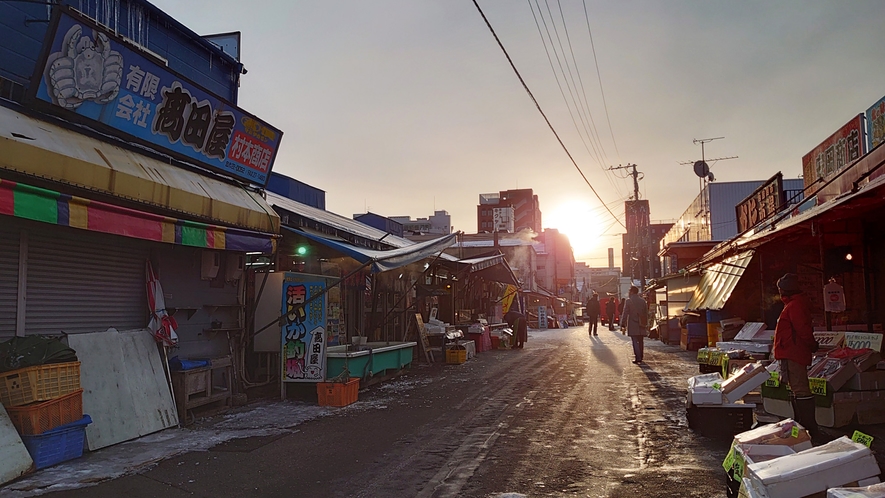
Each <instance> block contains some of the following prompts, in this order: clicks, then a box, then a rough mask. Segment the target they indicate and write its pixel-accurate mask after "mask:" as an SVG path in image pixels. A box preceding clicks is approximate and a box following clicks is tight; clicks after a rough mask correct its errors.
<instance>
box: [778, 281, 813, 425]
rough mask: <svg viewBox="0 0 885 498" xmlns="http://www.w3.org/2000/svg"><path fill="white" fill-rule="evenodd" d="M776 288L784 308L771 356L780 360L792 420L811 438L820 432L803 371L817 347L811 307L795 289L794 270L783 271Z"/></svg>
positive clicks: (797, 283) (805, 372) (809, 388)
mask: <svg viewBox="0 0 885 498" xmlns="http://www.w3.org/2000/svg"><path fill="white" fill-rule="evenodd" d="M777 289H778V291H779V292H780V295H781V300H782V301H783V302H784V309H783V310H782V311H781V314H780V316H779V317H778V319H777V325H776V326H775V328H774V347H773V348H772V356H774V359H775V360H777V361H778V362H780V375H781V379H783V380H784V381H786V382H787V384H788V385H789V386H790V390H791V392H792V399H791V402H792V404H793V412H794V414H795V417H794V418H795V419H796V422H799V423H800V424H801V425H802V426H803V427H805V429H806V430H807V431H808V433H809V434H811V436H812V438H814V439H817V438H818V437H819V436H820V433H819V431H818V427H817V419H816V418H815V408H814V395H813V394H812V393H811V387H810V386H809V384H808V371H807V369H808V366H809V365H811V356H812V354H813V353H814V352H815V351H816V350H817V341H816V340H815V339H814V327H813V326H812V324H811V306H810V304H809V303H808V298H806V297H805V294H803V293H802V291H801V290H800V289H799V277H798V276H797V275H796V274H795V273H787V274H786V275H784V276H783V277H781V278H780V280H778V281H777Z"/></svg>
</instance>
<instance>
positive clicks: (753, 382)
mask: <svg viewBox="0 0 885 498" xmlns="http://www.w3.org/2000/svg"><path fill="white" fill-rule="evenodd" d="M770 378H771V375H770V374H769V373H768V370H766V369H765V367H763V366H762V364H761V363H753V364H750V365H746V366H744V367H743V368H742V369H740V370H738V371H737V372H736V373H735V374H734V375H732V376H731V377H729V378H728V379H726V380H725V381H724V382H722V394H723V395H724V396H725V399H726V400H728V402H729V403H734V402H736V401H738V400H739V399H741V398H743V397H744V396H746V395H747V394H748V393H749V392H750V391H752V390H754V389H756V388H758V387H759V386H761V385H762V384H764V383H765V381H766V380H768V379H770Z"/></svg>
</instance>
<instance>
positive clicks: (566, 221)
mask: <svg viewBox="0 0 885 498" xmlns="http://www.w3.org/2000/svg"><path fill="white" fill-rule="evenodd" d="M542 219H543V220H544V228H556V229H557V230H559V231H560V232H562V233H564V234H565V235H566V236H568V239H569V242H571V244H572V251H574V253H575V261H590V259H591V255H596V254H598V253H599V252H600V250H604V249H605V243H606V241H607V240H608V237H604V236H603V233H604V232H605V228H606V227H605V226H604V224H605V218H604V217H603V216H602V215H601V214H600V213H599V210H598V209H593V208H592V207H591V205H590V203H589V202H587V201H583V200H580V199H562V200H561V201H559V203H558V204H553V205H552V206H551V207H550V208H548V209H545V210H544V213H543V218H542ZM597 263H598V262H597ZM590 264H591V266H598V265H596V264H594V263H590Z"/></svg>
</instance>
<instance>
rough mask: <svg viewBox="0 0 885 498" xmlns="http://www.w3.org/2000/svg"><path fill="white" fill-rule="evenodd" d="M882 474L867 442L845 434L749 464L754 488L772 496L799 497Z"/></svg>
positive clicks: (749, 473) (780, 497) (746, 472)
mask: <svg viewBox="0 0 885 498" xmlns="http://www.w3.org/2000/svg"><path fill="white" fill-rule="evenodd" d="M878 474H879V465H878V464H877V463H876V459H875V457H873V453H872V452H871V451H870V449H869V448H867V447H866V446H864V445H862V444H859V443H855V442H854V441H852V440H850V439H848V438H847V437H844V436H843V437H841V438H839V439H836V440H835V441H831V442H829V443H827V444H825V445H822V446H817V447H814V448H811V449H809V450H805V451H800V452H799V453H796V454H794V455H787V456H783V457H780V458H775V459H773V460H769V461H767V462H761V463H754V464H751V465H748V466H747V469H746V471H745V472H744V475H748V477H749V478H750V481H751V484H752V486H753V487H754V488H756V489H758V490H762V491H764V493H765V495H767V496H768V497H769V498H797V497H802V496H807V495H811V494H814V493H821V492H826V490H828V489H830V488H834V487H838V486H843V485H845V484H846V483H850V482H854V481H859V480H861V479H867V478H869V477H872V476H876V475H878Z"/></svg>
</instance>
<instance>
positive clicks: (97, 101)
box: [31, 8, 283, 187]
mask: <svg viewBox="0 0 885 498" xmlns="http://www.w3.org/2000/svg"><path fill="white" fill-rule="evenodd" d="M47 39H48V47H47V46H44V52H45V54H46V55H45V62H44V63H43V64H41V65H39V66H38V70H37V74H36V75H35V80H37V79H38V80H39V82H38V81H35V82H34V84H32V85H31V87H32V88H35V89H36V91H35V92H34V94H32V97H34V98H35V99H36V100H38V101H43V102H48V103H50V104H52V106H50V107H49V108H50V109H52V110H53V111H59V110H61V111H62V112H63V113H64V112H65V111H67V112H72V113H75V114H76V115H77V116H79V117H81V118H88V119H89V120H94V121H98V122H100V123H102V124H104V125H106V128H107V129H108V130H109V131H111V132H123V133H125V134H126V135H128V136H129V138H132V137H134V138H135V139H137V140H138V141H140V142H143V143H146V144H148V145H153V146H157V147H160V148H162V149H165V150H167V151H170V152H172V153H174V154H175V155H177V156H180V157H181V156H183V158H186V159H190V160H194V161H198V162H199V164H200V165H203V166H207V167H209V168H210V169H212V170H215V171H219V172H222V173H226V174H228V175H230V176H233V177H236V178H238V179H241V180H244V181H246V182H248V183H252V184H257V185H261V186H262V187H263V186H265V185H266V184H267V180H268V178H269V177H270V172H271V169H272V167H273V161H274V158H275V157H276V154H277V150H278V149H279V146H280V141H281V140H282V136H283V133H282V132H281V131H280V130H278V129H276V128H274V127H272V126H270V125H268V124H267V123H265V122H264V121H262V120H260V119H258V118H256V117H255V116H253V115H251V114H249V113H247V112H245V111H243V110H242V109H240V108H239V107H237V106H235V105H233V104H230V103H228V102H227V101H225V100H223V99H221V98H219V97H217V96H215V95H213V94H211V93H209V92H208V91H206V90H204V89H203V88H201V87H200V86H199V85H197V84H196V83H193V82H191V81H189V80H187V79H186V78H184V77H182V76H180V75H178V74H176V73H174V72H173V71H171V70H169V69H168V68H166V67H165V63H164V62H163V61H161V60H159V59H157V58H156V57H154V56H152V55H150V54H148V53H147V52H145V51H142V50H140V49H139V48H138V47H137V46H135V45H133V44H132V42H127V41H124V40H123V39H122V38H118V37H117V36H116V35H114V34H112V33H110V32H108V31H107V30H105V29H104V28H103V27H100V26H99V25H97V24H95V23H94V22H93V21H92V20H90V19H88V18H86V17H83V16H82V15H80V14H78V13H76V12H75V11H72V10H70V9H67V8H57V9H56V15H55V17H54V19H53V25H52V27H50V29H49V32H48V34H47ZM62 115H63V116H67V117H70V114H62Z"/></svg>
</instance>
